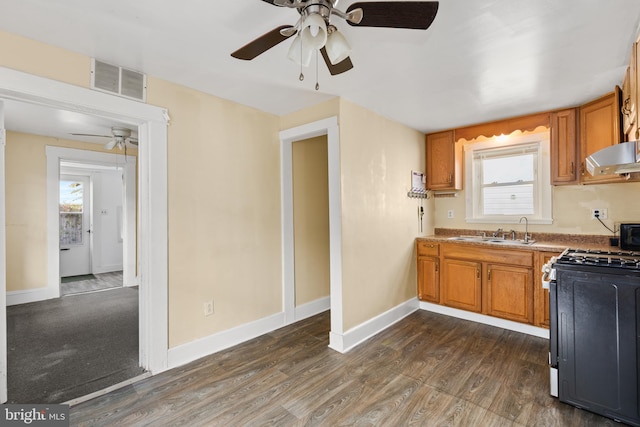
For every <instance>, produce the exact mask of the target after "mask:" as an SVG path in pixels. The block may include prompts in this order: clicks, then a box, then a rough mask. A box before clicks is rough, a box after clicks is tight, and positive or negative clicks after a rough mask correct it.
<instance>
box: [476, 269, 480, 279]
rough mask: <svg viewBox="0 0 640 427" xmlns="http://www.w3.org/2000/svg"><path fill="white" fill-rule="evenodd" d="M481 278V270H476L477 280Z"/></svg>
mask: <svg viewBox="0 0 640 427" xmlns="http://www.w3.org/2000/svg"><path fill="white" fill-rule="evenodd" d="M479 278H480V269H479V268H476V279H479Z"/></svg>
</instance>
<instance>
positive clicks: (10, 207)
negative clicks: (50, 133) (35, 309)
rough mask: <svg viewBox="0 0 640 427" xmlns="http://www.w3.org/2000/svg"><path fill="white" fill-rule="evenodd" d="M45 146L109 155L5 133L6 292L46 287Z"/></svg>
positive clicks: (65, 142)
mask: <svg viewBox="0 0 640 427" xmlns="http://www.w3.org/2000/svg"><path fill="white" fill-rule="evenodd" d="M47 145H51V146H57V147H66V148H77V149H81V150H89V151H100V152H110V151H106V150H103V149H102V146H101V145H99V144H90V143H84V142H78V141H71V140H63V139H57V138H50V137H43V136H38V135H29V134H24V133H18V132H7V146H6V149H5V156H6V165H5V175H6V227H7V228H6V230H7V291H18V290H28V289H37V288H44V287H46V286H47V245H46V243H47V233H46V231H47V230H46V225H47V224H46V220H47V216H46V213H47V212H46V200H47V194H46V182H47V164H46V154H45V152H46V146H47ZM129 154H131V153H129Z"/></svg>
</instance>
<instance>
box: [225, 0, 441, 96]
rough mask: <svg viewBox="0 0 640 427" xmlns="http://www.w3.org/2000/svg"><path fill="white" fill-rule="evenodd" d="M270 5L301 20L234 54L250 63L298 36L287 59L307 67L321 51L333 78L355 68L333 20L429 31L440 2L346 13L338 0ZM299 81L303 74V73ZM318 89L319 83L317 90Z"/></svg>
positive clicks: (359, 6)
mask: <svg viewBox="0 0 640 427" xmlns="http://www.w3.org/2000/svg"><path fill="white" fill-rule="evenodd" d="M262 1H265V2H267V3H269V4H272V5H274V6H279V7H286V8H290V9H297V10H298V13H300V19H298V22H296V23H295V24H294V25H282V26H280V27H277V28H274V29H273V30H271V31H269V32H268V33H266V34H263V35H262V36H260V37H258V38H257V39H255V40H253V41H252V42H250V43H248V44H247V45H245V46H243V47H241V48H240V49H238V50H236V51H235V52H233V53H232V54H231V56H233V57H234V58H238V59H243V60H247V61H250V60H252V59H254V58H255V57H257V56H258V55H260V54H262V53H264V52H266V51H267V50H269V49H271V48H272V47H274V46H277V45H278V44H280V43H281V42H283V41H285V40H287V39H288V38H289V37H292V36H294V35H295V36H296V38H295V39H294V40H293V43H292V44H291V46H290V48H289V53H288V55H287V56H288V58H289V59H291V60H292V61H294V62H295V63H296V64H298V65H300V66H301V67H302V66H305V67H306V66H308V65H309V64H310V63H311V59H312V56H313V53H314V52H318V51H319V52H320V54H321V55H322V58H323V59H324V62H325V64H326V65H327V68H328V69H329V72H330V73H331V75H333V76H335V75H337V74H341V73H344V72H346V71H349V70H350V69H352V68H353V63H352V62H351V59H350V58H349V55H350V54H351V47H350V46H349V44H348V43H347V40H346V39H345V38H344V36H343V35H342V34H341V33H340V32H339V31H338V29H337V27H336V26H335V25H334V24H333V23H332V22H331V18H332V17H334V16H335V17H338V18H341V19H343V20H345V21H346V22H347V23H348V24H349V25H351V26H354V27H384V28H405V29H415V30H426V29H427V28H429V26H431V23H432V22H433V20H434V19H435V17H436V13H437V12H438V2H437V1H372V2H356V3H353V4H351V5H350V6H349V7H348V8H347V10H346V11H344V12H343V11H341V10H340V9H338V8H337V6H338V2H339V0H262ZM300 80H304V75H303V74H302V72H301V73H300ZM318 89H319V85H318V83H316V90H318Z"/></svg>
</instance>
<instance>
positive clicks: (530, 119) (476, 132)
mask: <svg viewBox="0 0 640 427" xmlns="http://www.w3.org/2000/svg"><path fill="white" fill-rule="evenodd" d="M550 116H551V113H550V112H545V113H537V114H530V115H528V116H520V117H513V118H510V119H504V120H497V121H495V122H489V123H480V124H477V125H471V126H466V127H463V128H458V129H455V130H454V134H455V140H456V141H457V140H459V139H461V138H464V139H466V140H467V141H470V140H472V139H475V138H477V137H479V136H485V137H487V138H491V137H493V136H499V135H509V134H510V133H512V132H514V131H516V130H520V131H522V132H525V131H533V130H535V129H536V128H537V127H538V126H546V127H549V126H550Z"/></svg>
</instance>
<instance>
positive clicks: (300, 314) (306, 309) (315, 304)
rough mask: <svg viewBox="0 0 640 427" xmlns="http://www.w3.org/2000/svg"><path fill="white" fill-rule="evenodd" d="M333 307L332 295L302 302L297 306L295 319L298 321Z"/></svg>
mask: <svg viewBox="0 0 640 427" xmlns="http://www.w3.org/2000/svg"><path fill="white" fill-rule="evenodd" d="M330 309H331V297H324V298H318V299H317V300H314V301H311V302H308V303H306V304H302V305H300V306H298V307H296V308H295V314H294V319H295V321H296V322H298V321H300V320H304V319H306V318H308V317H311V316H315V315H316V314H320V313H324V312H325V311H327V310H330Z"/></svg>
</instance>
